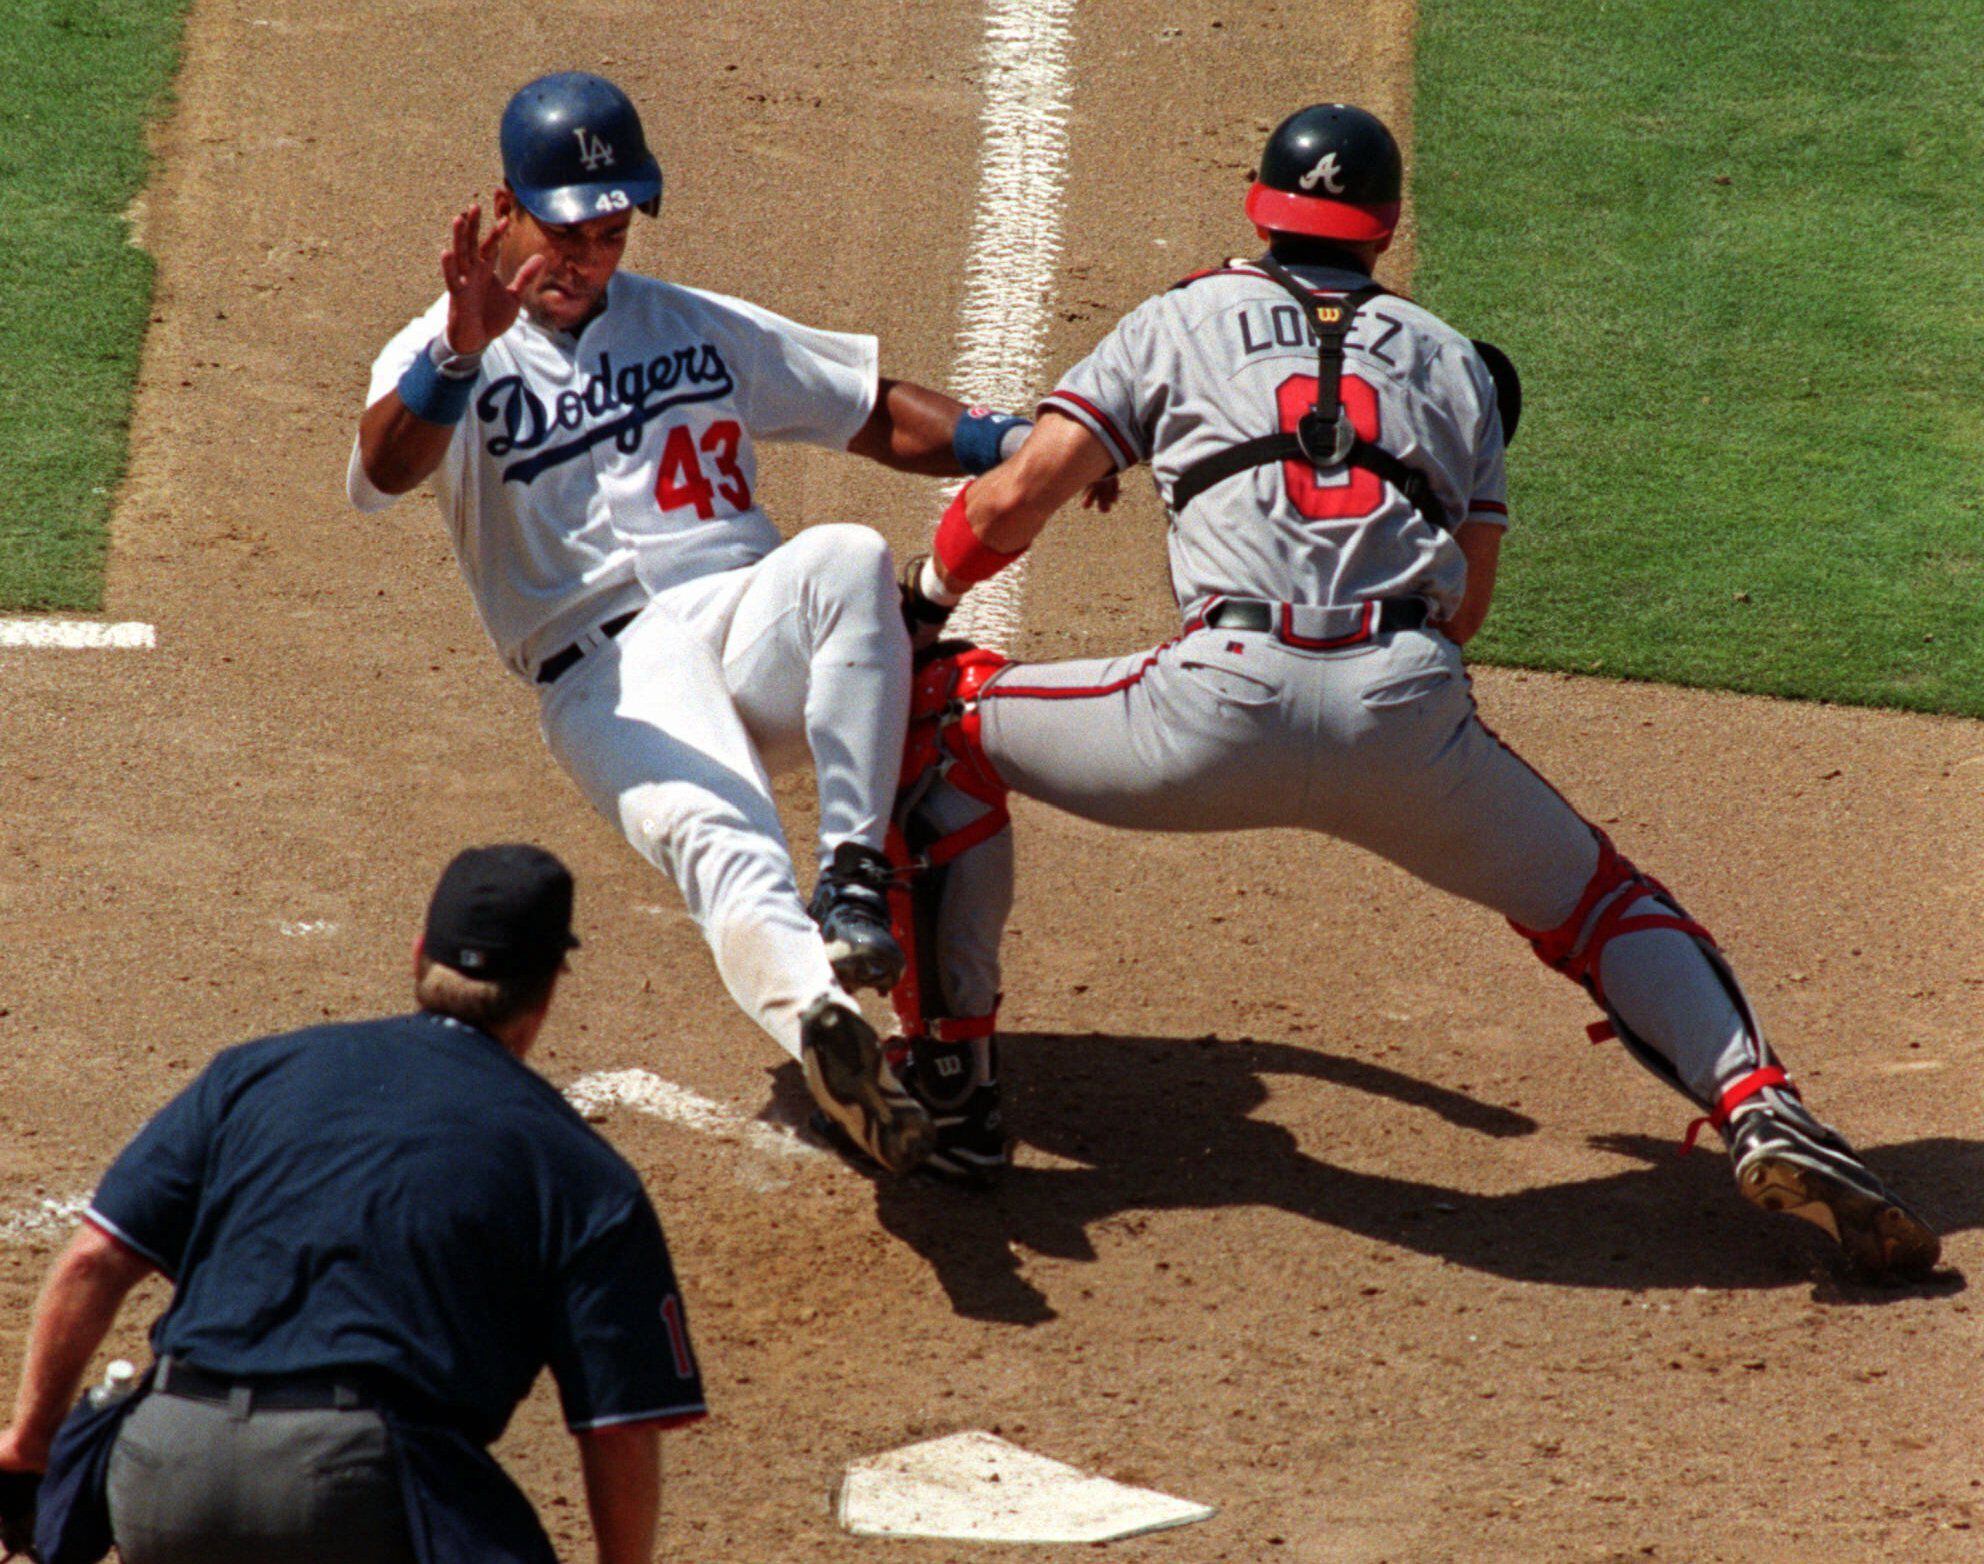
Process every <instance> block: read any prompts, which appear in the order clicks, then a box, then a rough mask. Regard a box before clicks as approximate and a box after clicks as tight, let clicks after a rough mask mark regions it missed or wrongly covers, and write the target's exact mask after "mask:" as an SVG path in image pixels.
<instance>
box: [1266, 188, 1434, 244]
mask: <svg viewBox="0 0 1984 1564" xmlns="http://www.w3.org/2000/svg"><path fill="white" fill-rule="evenodd" d="M1398 207H1399V204H1398V202H1396V201H1387V202H1385V203H1384V204H1383V205H1382V206H1357V205H1353V204H1352V203H1351V202H1349V201H1331V200H1329V199H1328V198H1326V197H1324V196H1305V195H1296V194H1295V193H1294V192H1293V191H1290V190H1271V189H1269V188H1268V187H1267V186H1266V185H1264V184H1261V183H1260V182H1259V181H1258V180H1257V181H1256V182H1255V184H1254V188H1253V189H1251V190H1249V191H1248V192H1247V216H1248V217H1249V218H1251V219H1252V220H1253V222H1254V224H1255V226H1256V227H1259V228H1266V229H1268V230H1269V231H1270V232H1273V233H1284V234H1309V235H1311V236H1312V237H1314V238H1317V239H1354V240H1376V239H1389V238H1390V237H1391V234H1392V230H1393V229H1394V228H1396V227H1398Z"/></svg>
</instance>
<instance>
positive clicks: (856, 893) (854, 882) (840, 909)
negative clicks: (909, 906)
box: [806, 842, 903, 994]
mask: <svg viewBox="0 0 1984 1564" xmlns="http://www.w3.org/2000/svg"><path fill="white" fill-rule="evenodd" d="M893 878H894V871H893V870H891V869H890V867H889V861H888V859H886V858H884V857H883V856H882V855H881V854H880V853H878V852H876V851H875V849H874V848H872V847H864V846H862V845H861V844H860V843H859V842H842V843H841V844H840V845H839V846H838V847H836V848H835V849H834V856H833V861H832V862H831V863H829V864H828V865H827V867H826V868H824V869H822V870H821V871H820V883H819V884H818V885H817V886H816V887H814V890H813V900H812V903H811V905H810V906H808V907H807V909H806V910H807V911H808V912H809V913H810V914H812V918H813V921H814V922H815V923H817V924H819V926H820V937H821V938H822V939H824V940H825V941H826V943H827V960H829V961H830V962H832V963H833V968H834V976H835V977H836V978H837V979H838V980H839V981H840V986H841V987H842V988H844V989H847V990H848V991H849V992H850V993H851V992H853V991H854V990H855V989H860V988H872V989H874V990H875V992H877V993H878V994H886V993H887V992H888V991H889V990H890V989H892V988H894V987H895V986H896V984H897V983H898V982H900V981H901V980H902V969H903V954H902V946H900V945H898V944H897V943H896V937H895V934H894V933H893V932H892V931H891V929H890V927H889V885H890V883H891V881H892V880H893Z"/></svg>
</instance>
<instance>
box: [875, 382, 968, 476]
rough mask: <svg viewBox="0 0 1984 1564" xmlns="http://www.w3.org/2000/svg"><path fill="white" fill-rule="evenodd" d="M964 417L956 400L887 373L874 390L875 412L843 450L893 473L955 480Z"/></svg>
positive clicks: (963, 412)
mask: <svg viewBox="0 0 1984 1564" xmlns="http://www.w3.org/2000/svg"><path fill="white" fill-rule="evenodd" d="M966 415H967V410H966V408H965V405H964V403H962V402H960V401H959V400H958V399H957V398H956V397H951V396H946V395H944V393H943V392H941V391H933V390H931V389H930V388H929V387H928V386H920V385H918V384H917V383H916V382H915V381H913V380H891V379H889V378H888V377H887V376H886V375H884V376H883V377H882V381H881V384H880V385H879V386H878V387H877V389H876V392H875V410H874V412H872V413H870V414H869V415H868V421H867V422H866V423H865V424H863V425H862V426H861V427H860V429H859V430H857V431H856V432H855V436H854V438H853V439H852V440H850V441H848V442H847V448H848V449H849V450H850V451H852V452H853V453H854V454H855V455H856V456H865V457H867V458H868V459H869V460H870V461H873V462H880V463H881V464H882V465H883V466H884V467H893V468H894V469H895V470H896V471H897V472H913V473H922V474H924V475H925V476H926V477H932V478H954V477H956V476H957V475H958V474H959V473H961V472H963V471H964V470H965V469H964V466H963V464H962V463H961V462H960V461H959V459H958V454H957V450H956V440H957V427H958V420H959V419H960V418H963V417H965V416H966Z"/></svg>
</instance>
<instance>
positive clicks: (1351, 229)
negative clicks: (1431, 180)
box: [1247, 103, 1405, 242]
mask: <svg viewBox="0 0 1984 1564" xmlns="http://www.w3.org/2000/svg"><path fill="white" fill-rule="evenodd" d="M1404 182H1405V163H1404V160H1403V159H1402V158H1401V157H1400V156H1399V152H1398V143H1397V142H1396V141H1394V140H1392V133H1391V132H1390V131H1389V130H1387V129H1385V122H1384V121H1383V120H1381V119H1379V118H1378V116H1377V115H1375V114H1372V113H1369V112H1367V111H1366V110H1364V109H1359V108H1353V107H1351V105H1349V104H1348V103H1318V104H1315V105H1313V106H1311V107H1309V108H1306V109H1301V110H1298V111H1297V112H1296V113H1294V114H1291V115H1289V116H1288V118H1287V119H1285V120H1283V121H1282V122H1281V123H1280V124H1279V125H1277V126H1276V127H1275V131H1274V134H1273V135H1272V136H1269V137H1268V144H1267V150H1266V151H1264V152H1262V153H1261V167H1260V172H1259V173H1258V174H1256V175H1255V177H1254V188H1253V189H1252V190H1250V191H1248V192H1247V215H1248V216H1249V217H1250V218H1252V219H1253V221H1254V226H1255V227H1257V228H1265V229H1267V230H1268V231H1269V232H1270V233H1286V234H1308V235H1310V236H1312V237H1314V238H1318V239H1351V240H1376V241H1379V242H1382V241H1384V240H1387V239H1389V238H1390V237H1391V234H1392V230H1393V229H1394V228H1396V227H1397V226H1398V204H1399V191H1400V188H1401V187H1402V186H1403V184H1404Z"/></svg>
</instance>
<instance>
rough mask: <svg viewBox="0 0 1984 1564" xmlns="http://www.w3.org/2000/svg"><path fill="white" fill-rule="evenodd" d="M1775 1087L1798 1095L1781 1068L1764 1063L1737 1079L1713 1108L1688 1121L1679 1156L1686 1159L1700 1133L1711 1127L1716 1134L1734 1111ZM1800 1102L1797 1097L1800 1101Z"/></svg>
mask: <svg viewBox="0 0 1984 1564" xmlns="http://www.w3.org/2000/svg"><path fill="white" fill-rule="evenodd" d="M1770 1086H1776V1087H1779V1088H1781V1089H1782V1090H1784V1091H1786V1092H1789V1093H1790V1094H1791V1095H1792V1096H1793V1097H1797V1096H1798V1088H1797V1087H1795V1086H1793V1085H1792V1084H1791V1078H1790V1077H1789V1076H1788V1075H1786V1074H1785V1073H1784V1068H1783V1066H1781V1065H1775V1064H1767V1065H1765V1066H1764V1067H1763V1068H1762V1069H1760V1070H1752V1071H1751V1072H1750V1073H1749V1074H1748V1075H1744V1076H1739V1077H1738V1078H1737V1079H1736V1080H1735V1081H1733V1082H1731V1083H1730V1085H1729V1086H1728V1087H1727V1088H1726V1089H1725V1090H1724V1091H1723V1093H1722V1095H1721V1096H1720V1097H1718V1098H1716V1099H1715V1106H1714V1107H1713V1108H1711V1109H1709V1111H1708V1112H1707V1113H1705V1114H1703V1115H1702V1116H1701V1117H1700V1118H1699V1119H1694V1120H1691V1121H1690V1122H1689V1124H1688V1133H1687V1136H1686V1138H1685V1139H1684V1140H1682V1142H1681V1155H1683V1156H1686V1155H1687V1154H1688V1153H1689V1152H1691V1151H1693V1150H1694V1149H1695V1142H1696V1141H1697V1140H1699V1139H1700V1138H1701V1133H1702V1131H1703V1130H1705V1129H1708V1128H1709V1127H1710V1126H1711V1125H1712V1126H1714V1128H1715V1129H1717V1130H1718V1131H1720V1130H1726V1129H1728V1128H1729V1121H1730V1119H1731V1118H1733V1117H1734V1116H1735V1113H1736V1110H1737V1109H1738V1108H1740V1107H1742V1106H1743V1104H1744V1103H1746V1102H1748V1101H1749V1100H1750V1099H1751V1098H1752V1097H1754V1096H1756V1095H1757V1093H1758V1092H1760V1091H1763V1090H1764V1089H1765V1088H1766V1087H1770ZM1802 1100H1803V1099H1802V1098H1800V1101H1802Z"/></svg>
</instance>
